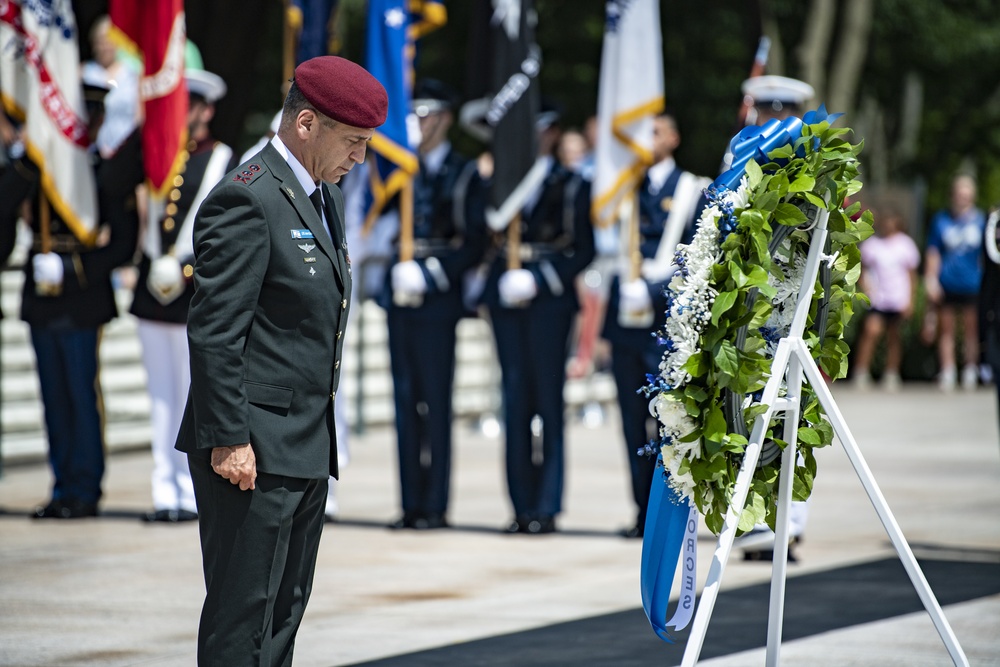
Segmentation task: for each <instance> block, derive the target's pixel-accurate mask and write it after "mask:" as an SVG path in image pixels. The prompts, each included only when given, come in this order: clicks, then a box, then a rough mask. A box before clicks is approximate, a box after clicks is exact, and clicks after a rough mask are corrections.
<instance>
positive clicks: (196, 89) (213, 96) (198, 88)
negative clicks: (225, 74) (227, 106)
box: [184, 69, 226, 104]
mask: <svg viewBox="0 0 1000 667" xmlns="http://www.w3.org/2000/svg"><path fill="white" fill-rule="evenodd" d="M184 80H185V81H186V82H187V87H188V94H189V95H197V96H199V97H201V98H202V99H204V100H205V101H206V102H208V103H209V104H215V103H216V102H218V101H219V100H220V99H222V98H223V97H224V96H225V94H226V82H225V81H223V80H222V77H221V76H219V75H218V74H212V73H211V72H207V71H205V70H201V69H185V70H184Z"/></svg>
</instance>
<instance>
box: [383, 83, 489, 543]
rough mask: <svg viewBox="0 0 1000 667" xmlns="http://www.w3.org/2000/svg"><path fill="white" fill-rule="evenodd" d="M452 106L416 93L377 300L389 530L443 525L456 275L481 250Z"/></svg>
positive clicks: (453, 99) (476, 208)
mask: <svg viewBox="0 0 1000 667" xmlns="http://www.w3.org/2000/svg"><path fill="white" fill-rule="evenodd" d="M457 106H458V95H457V93H455V92H454V91H453V90H452V89H451V88H449V87H448V86H446V85H445V84H443V83H441V82H439V81H435V80H425V81H422V82H420V83H418V84H417V86H416V87H415V90H414V93H413V112H414V114H415V115H416V116H417V118H418V121H419V124H420V136H421V139H420V146H419V148H418V155H419V160H420V167H419V171H418V172H417V175H416V177H415V178H414V182H413V224H412V238H406V236H407V235H408V231H407V227H406V225H401V228H400V238H399V253H398V254H397V256H396V262H395V263H394V264H393V265H392V267H391V269H390V270H389V271H388V273H387V280H386V285H385V291H384V293H383V297H382V299H381V303H382V305H383V306H384V307H385V308H386V309H387V312H388V324H389V354H390V359H391V364H392V379H393V389H394V395H395V407H396V431H397V440H398V447H399V480H400V496H401V501H402V507H403V515H402V516H401V517H400V518H399V519H398V520H397V521H395V522H394V523H393V524H392V526H393V527H395V528H415V529H433V528H443V527H446V526H447V525H448V523H447V519H446V516H445V515H446V512H447V509H448V487H449V481H450V476H451V428H452V423H451V407H452V381H453V378H454V375H455V342H456V338H455V337H456V333H455V329H456V326H457V325H458V321H459V319H460V318H461V317H462V316H463V315H464V314H465V312H466V311H465V307H464V305H463V300H462V296H463V289H462V287H463V277H464V275H465V273H466V272H467V271H468V270H469V269H471V268H472V267H474V266H475V265H476V263H477V262H478V261H479V260H480V258H481V257H482V255H483V252H484V249H485V244H486V226H485V220H484V218H483V216H484V211H485V209H484V206H485V190H484V187H483V184H482V181H481V179H480V177H479V175H478V172H477V170H476V167H475V164H473V163H471V162H470V161H469V160H467V159H466V158H464V157H462V156H461V155H459V154H458V152H456V151H455V150H454V149H453V148H452V146H451V143H450V142H449V141H448V130H449V129H450V128H451V126H452V123H453V122H454V113H455V111H456V108H457ZM404 214H405V213H404V212H402V211H401V215H404ZM408 248H410V249H412V250H408ZM406 255H409V256H406Z"/></svg>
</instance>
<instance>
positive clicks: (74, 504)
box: [32, 498, 97, 519]
mask: <svg viewBox="0 0 1000 667" xmlns="http://www.w3.org/2000/svg"><path fill="white" fill-rule="evenodd" d="M88 516H97V504H96V503H85V502H83V501H82V500H75V499H72V498H70V499H67V500H53V501H51V502H50V503H49V504H48V505H45V506H44V507H36V508H35V512H34V514H32V518H34V519H82V518H84V517H88Z"/></svg>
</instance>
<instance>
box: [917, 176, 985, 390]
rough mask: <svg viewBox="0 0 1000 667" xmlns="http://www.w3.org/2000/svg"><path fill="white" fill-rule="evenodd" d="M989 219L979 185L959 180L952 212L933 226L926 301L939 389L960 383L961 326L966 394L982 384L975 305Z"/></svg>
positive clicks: (969, 179) (940, 214) (953, 193)
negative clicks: (932, 317) (933, 326)
mask: <svg viewBox="0 0 1000 667" xmlns="http://www.w3.org/2000/svg"><path fill="white" fill-rule="evenodd" d="M985 226H986V219H985V216H984V215H983V212H982V211H981V210H979V209H978V208H976V182H975V180H973V178H972V177H971V176H966V175H959V176H956V177H955V179H954V180H953V181H952V186H951V208H950V209H948V210H943V211H939V212H938V213H937V214H935V216H934V218H933V219H932V220H931V227H930V236H929V237H928V239H927V252H926V256H925V260H926V262H925V266H924V285H925V288H926V290H927V298H928V299H929V300H930V301H931V303H933V304H934V306H935V309H936V311H937V319H938V341H937V349H938V362H939V368H940V374H939V375H938V386H939V387H940V388H941V390H942V391H952V390H954V389H955V384H956V381H957V379H958V373H957V370H956V362H955V356H956V355H955V343H956V335H955V329H956V321H957V320H958V319H959V318H961V321H962V330H963V336H962V343H963V345H962V351H963V356H964V359H965V365H964V366H963V368H962V378H961V381H962V388H963V389H966V390H971V389H975V388H976V385H977V383H978V381H979V367H978V364H979V337H978V334H977V333H976V327H977V323H976V317H977V313H976V303H977V300H978V294H979V285H980V283H981V282H982V276H983V270H982V265H981V258H980V254H981V252H982V244H983V233H984V229H985Z"/></svg>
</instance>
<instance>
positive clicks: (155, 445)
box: [131, 69, 234, 523]
mask: <svg viewBox="0 0 1000 667" xmlns="http://www.w3.org/2000/svg"><path fill="white" fill-rule="evenodd" d="M184 78H185V80H186V82H187V88H188V96H189V97H188V99H189V104H188V145H187V150H186V151H185V152H184V153H183V154H182V156H183V157H184V162H183V165H182V166H181V168H180V170H179V173H178V174H177V176H175V177H174V181H173V187H172V188H171V189H170V191H169V193H168V195H167V197H166V200H165V204H160V205H157V203H151V205H150V206H151V209H155V212H153V216H152V217H151V218H150V224H149V225H148V226H147V229H146V232H145V234H144V235H143V238H142V258H141V259H140V261H139V267H138V268H139V277H138V280H137V282H136V286H135V294H134V296H133V298H132V308H131V312H132V314H133V315H135V316H136V317H137V318H138V319H139V326H138V329H139V340H140V342H141V343H142V362H143V366H145V368H146V377H147V378H148V382H147V386H148V388H149V397H150V403H151V406H150V421H151V422H152V431H153V437H152V450H153V474H152V488H153V511H152V512H147V513H145V514H143V516H142V518H143V520H144V521H157V522H170V523H176V522H178V521H190V520H193V519H197V518H198V514H197V508H196V506H195V500H194V487H193V486H192V484H191V473H190V472H189V471H188V463H187V455H186V454H184V453H183V452H179V451H177V450H176V449H174V442H175V441H176V439H177V429H178V428H179V427H180V423H181V416H182V415H183V413H184V404H185V402H186V401H187V393H188V386H189V385H190V384H191V369H190V367H189V360H188V341H187V314H188V305H189V304H190V302H191V297H192V296H193V295H194V284H193V282H192V279H191V278H192V275H193V274H194V268H193V262H194V247H193V241H192V227H193V226H194V217H195V214H196V213H197V212H198V206H199V205H200V204H201V202H202V200H203V199H204V198H205V196H206V195H207V194H208V192H209V190H211V189H212V187H213V186H214V185H215V184H216V183H218V182H219V180H220V179H221V178H222V177H223V176H224V175H225V173H226V172H227V171H229V169H230V168H231V167H232V166H234V165H233V162H234V160H233V150H232V149H231V148H230V147H229V146H227V145H225V144H223V143H220V142H217V141H215V140H214V139H213V138H212V136H211V133H210V131H209V127H208V124H209V122H210V121H211V120H212V117H213V115H214V114H215V103H216V102H217V101H218V100H219V99H221V98H222V96H223V95H225V94H226V84H225V82H224V81H223V80H222V78H220V77H219V76H217V75H215V74H212V73H211V72H206V71H203V70H195V69H188V70H185V72H184Z"/></svg>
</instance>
